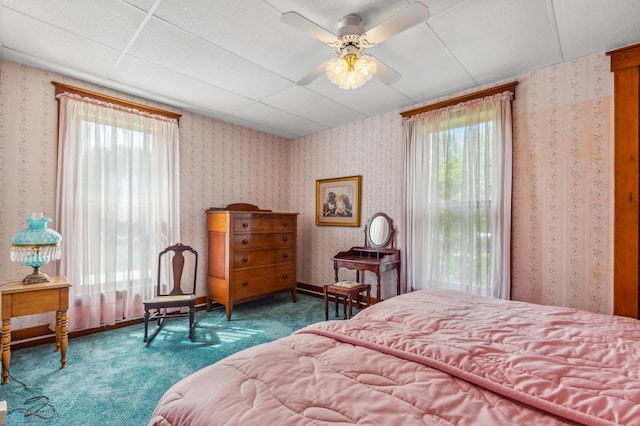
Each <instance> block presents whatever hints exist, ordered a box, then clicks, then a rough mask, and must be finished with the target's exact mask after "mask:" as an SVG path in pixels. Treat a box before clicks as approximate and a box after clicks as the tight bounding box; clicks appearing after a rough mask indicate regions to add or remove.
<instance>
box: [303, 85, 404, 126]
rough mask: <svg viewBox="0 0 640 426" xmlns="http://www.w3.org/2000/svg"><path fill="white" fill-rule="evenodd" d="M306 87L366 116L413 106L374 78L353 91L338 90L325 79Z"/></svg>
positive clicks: (390, 87)
mask: <svg viewBox="0 0 640 426" xmlns="http://www.w3.org/2000/svg"><path fill="white" fill-rule="evenodd" d="M307 87H308V88H309V89H311V90H313V91H314V92H316V93H318V94H321V95H322V96H326V97H327V98H329V99H332V100H333V101H335V102H338V103H341V104H343V105H345V106H346V107H348V108H350V109H353V110H356V111H359V112H361V113H362V114H365V115H366V116H371V115H377V114H380V113H382V112H387V111H393V110H395V109H398V108H404V107H406V106H407V105H412V104H414V102H413V101H412V100H411V99H409V98H407V97H406V96H404V95H403V94H402V93H400V92H398V91H397V90H395V89H394V88H393V86H387V85H386V84H383V83H381V82H380V81H379V80H377V79H376V78H373V79H371V80H370V81H369V82H368V83H367V84H365V85H364V86H362V87H360V88H358V89H355V90H343V89H340V88H338V87H337V86H334V85H333V84H331V82H329V80H328V79H327V78H326V77H321V78H318V79H317V80H315V81H314V82H312V83H311V84H309V85H308V86H307Z"/></svg>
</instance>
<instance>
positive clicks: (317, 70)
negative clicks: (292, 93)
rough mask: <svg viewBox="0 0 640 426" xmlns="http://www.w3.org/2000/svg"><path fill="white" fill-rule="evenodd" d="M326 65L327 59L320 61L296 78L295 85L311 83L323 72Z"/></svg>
mask: <svg viewBox="0 0 640 426" xmlns="http://www.w3.org/2000/svg"><path fill="white" fill-rule="evenodd" d="M326 66H327V61H325V62H323V63H321V64H320V65H318V66H317V67H315V68H314V69H312V70H311V71H309V72H308V73H307V75H305V76H304V77H302V78H301V79H300V80H298V81H297V82H296V86H306V85H307V84H309V83H311V82H312V81H313V80H315V79H316V78H318V77H320V76H321V75H322V74H324V72H325V71H324V70H325V68H326Z"/></svg>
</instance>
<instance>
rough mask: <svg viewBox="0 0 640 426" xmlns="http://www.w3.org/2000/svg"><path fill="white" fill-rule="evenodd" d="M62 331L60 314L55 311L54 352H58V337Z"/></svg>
mask: <svg viewBox="0 0 640 426" xmlns="http://www.w3.org/2000/svg"><path fill="white" fill-rule="evenodd" d="M61 329H62V312H61V311H56V352H58V351H59V350H60V337H61V331H60V330H61Z"/></svg>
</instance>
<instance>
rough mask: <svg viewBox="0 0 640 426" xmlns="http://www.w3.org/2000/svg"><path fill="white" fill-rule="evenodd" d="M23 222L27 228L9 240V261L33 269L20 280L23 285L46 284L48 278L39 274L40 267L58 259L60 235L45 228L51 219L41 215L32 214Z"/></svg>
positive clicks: (43, 274) (59, 255) (60, 250)
mask: <svg viewBox="0 0 640 426" xmlns="http://www.w3.org/2000/svg"><path fill="white" fill-rule="evenodd" d="M24 220H25V222H27V223H28V224H29V226H28V227H27V228H26V229H23V230H22V231H20V232H17V233H16V234H15V235H14V236H13V238H11V261H12V262H22V263H24V264H25V265H27V266H30V267H32V268H33V272H32V273H31V274H29V275H27V276H26V277H24V278H23V279H22V282H23V283H25V284H32V283H43V282H48V281H49V276H48V275H47V274H45V273H44V272H40V267H42V266H44V265H46V264H47V263H49V262H50V261H51V260H57V259H60V257H61V255H62V249H61V247H60V243H61V242H62V235H60V234H59V233H57V232H56V231H54V230H53V229H49V228H47V223H49V222H51V219H50V218H48V217H43V215H42V213H34V214H33V217H27V218H25V219H24Z"/></svg>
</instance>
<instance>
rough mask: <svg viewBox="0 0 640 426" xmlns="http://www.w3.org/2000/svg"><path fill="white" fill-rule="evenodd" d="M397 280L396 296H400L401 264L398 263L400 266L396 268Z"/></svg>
mask: <svg viewBox="0 0 640 426" xmlns="http://www.w3.org/2000/svg"><path fill="white" fill-rule="evenodd" d="M396 281H397V288H396V296H400V264H398V267H397V268H396Z"/></svg>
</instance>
